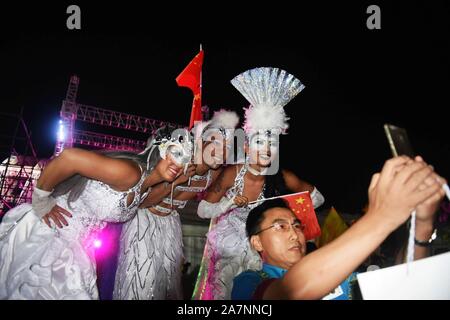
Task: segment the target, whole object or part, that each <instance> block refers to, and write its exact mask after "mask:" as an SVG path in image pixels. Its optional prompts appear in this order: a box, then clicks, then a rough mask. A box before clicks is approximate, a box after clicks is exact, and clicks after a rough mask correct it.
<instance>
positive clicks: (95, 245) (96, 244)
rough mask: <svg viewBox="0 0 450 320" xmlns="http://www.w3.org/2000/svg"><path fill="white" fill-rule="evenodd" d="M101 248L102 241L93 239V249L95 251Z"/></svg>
mask: <svg viewBox="0 0 450 320" xmlns="http://www.w3.org/2000/svg"><path fill="white" fill-rule="evenodd" d="M101 246H102V240H100V239H95V240H94V248H95V249H99V248H101Z"/></svg>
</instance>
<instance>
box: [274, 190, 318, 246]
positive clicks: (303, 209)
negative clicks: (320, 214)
mask: <svg viewBox="0 0 450 320" xmlns="http://www.w3.org/2000/svg"><path fill="white" fill-rule="evenodd" d="M282 198H283V199H284V200H285V201H286V202H287V203H288V205H289V207H290V208H291V210H292V212H294V214H295V216H296V217H297V218H298V219H299V220H300V221H301V222H302V224H304V225H305V230H304V231H303V234H304V235H305V238H306V240H310V239H314V238H316V237H318V236H320V226H319V222H318V221H317V216H316V212H315V211H314V205H313V203H312V200H311V197H310V195H309V192H308V191H304V192H298V193H293V194H289V195H286V196H283V197H282Z"/></svg>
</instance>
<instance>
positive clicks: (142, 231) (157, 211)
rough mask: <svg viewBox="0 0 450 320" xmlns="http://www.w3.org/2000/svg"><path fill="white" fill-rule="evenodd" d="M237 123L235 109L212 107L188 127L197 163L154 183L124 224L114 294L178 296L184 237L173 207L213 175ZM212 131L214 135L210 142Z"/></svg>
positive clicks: (126, 296)
mask: <svg viewBox="0 0 450 320" xmlns="http://www.w3.org/2000/svg"><path fill="white" fill-rule="evenodd" d="M238 123H239V117H238V116H237V114H236V113H235V112H232V111H226V110H220V111H218V112H215V114H214V116H213V118H212V119H211V120H210V121H207V122H201V123H197V124H196V126H194V128H193V130H192V131H193V135H194V137H195V138H194V139H195V143H196V151H195V158H196V159H197V160H199V161H198V162H199V163H197V161H196V165H192V167H191V168H190V172H188V174H186V175H182V176H180V177H179V178H178V179H176V180H175V181H174V182H173V185H172V186H171V185H169V184H165V183H164V184H161V185H158V186H156V187H155V188H154V189H153V190H152V193H151V194H150V195H149V197H148V198H147V199H146V201H145V202H144V203H143V205H142V206H143V207H144V208H142V209H139V210H138V214H137V215H136V216H135V217H134V218H133V219H132V220H130V221H128V222H126V223H125V224H124V226H123V229H122V233H121V237H120V252H119V258H118V267H117V272H116V280H115V285H114V294H113V298H114V299H120V300H125V299H126V300H164V299H183V291H182V286H181V276H182V266H183V262H184V255H183V238H182V230H181V221H180V216H179V213H178V211H177V210H178V209H182V208H184V206H185V205H186V203H187V201H188V200H191V199H193V198H194V197H195V196H196V195H197V194H198V193H201V192H203V191H205V190H206V188H208V187H209V186H210V185H211V183H212V182H214V181H215V180H216V178H217V176H218V175H219V173H220V172H221V166H222V164H223V163H224V156H225V155H226V147H227V145H229V143H230V138H231V137H232V136H233V131H234V128H235V127H236V126H237V124H238ZM213 136H214V139H215V140H213V141H212V142H211V140H212V137H213ZM210 144H213V145H214V148H213V152H212V153H213V154H209V153H208V152H203V151H207V150H208V145H210ZM192 175H193V176H192ZM191 176H192V177H191ZM188 179H189V183H188ZM172 189H173V193H172V194H171V190H172ZM155 203H156V205H154V204H155ZM146 207H148V208H146Z"/></svg>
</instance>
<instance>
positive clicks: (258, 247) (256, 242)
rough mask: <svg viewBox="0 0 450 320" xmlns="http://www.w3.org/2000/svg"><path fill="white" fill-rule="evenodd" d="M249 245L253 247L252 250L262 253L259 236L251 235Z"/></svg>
mask: <svg viewBox="0 0 450 320" xmlns="http://www.w3.org/2000/svg"><path fill="white" fill-rule="evenodd" d="M250 243H251V245H252V247H253V249H255V250H256V251H258V252H262V251H263V246H262V244H261V239H260V238H259V235H253V236H252V237H251V238H250Z"/></svg>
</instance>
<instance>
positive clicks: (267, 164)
mask: <svg viewBox="0 0 450 320" xmlns="http://www.w3.org/2000/svg"><path fill="white" fill-rule="evenodd" d="M231 82H232V84H233V85H234V86H235V87H236V88H237V89H238V90H239V92H240V93H241V94H242V95H244V97H245V98H246V99H247V100H248V101H249V102H250V104H251V105H250V107H249V108H248V109H246V112H245V124H244V130H245V133H246V136H247V149H246V151H247V152H248V153H249V155H248V156H247V158H246V161H245V163H244V164H238V165H234V166H230V167H227V168H226V169H225V170H224V171H223V173H222V174H221V176H220V177H219V178H218V180H217V181H216V183H215V184H214V185H213V186H212V187H211V188H210V189H209V192H208V194H207V196H206V198H205V200H202V201H201V202H200V205H199V208H198V215H199V216H200V217H203V218H212V219H213V220H212V222H211V226H210V231H209V232H208V234H207V242H206V246H205V251H204V255H203V260H202V265H201V268H200V272H199V276H198V278H197V283H196V286H195V290H194V295H193V299H202V300H220V299H230V295H231V289H232V284H233V278H234V277H235V276H236V275H237V274H239V273H240V272H242V271H244V270H248V269H252V270H260V269H261V259H260V257H259V255H258V254H257V253H256V251H254V250H253V249H251V247H250V245H249V241H248V239H247V236H246V232H245V221H246V219H247V216H248V213H249V211H250V210H251V209H253V208H254V207H256V206H257V205H259V204H261V203H262V201H261V202H256V203H254V204H249V202H251V201H255V200H263V199H264V198H268V197H271V196H277V195H281V194H287V193H291V192H300V191H306V190H307V191H309V192H310V193H311V198H312V200H313V203H314V207H319V206H320V205H321V204H322V203H323V202H324V198H323V196H322V195H321V194H320V192H319V191H318V190H317V189H316V188H315V187H313V186H312V185H310V184H308V183H306V182H304V181H302V180H300V179H299V178H298V177H296V176H295V174H293V173H292V172H289V171H287V170H281V169H280V170H277V171H276V172H272V173H271V175H268V174H269V171H270V170H271V165H272V164H274V163H275V161H276V159H277V155H278V135H279V134H285V133H286V129H287V128H288V124H287V120H288V118H287V117H286V114H285V112H284V109H283V107H284V106H285V105H286V104H287V103H288V102H289V101H290V100H291V99H293V98H294V97H295V96H296V95H297V94H298V93H299V92H300V91H301V90H302V89H303V88H304V86H303V84H301V82H300V81H299V80H298V79H296V78H295V77H294V76H292V75H290V74H288V73H287V72H285V71H284V70H280V69H277V68H256V69H252V70H249V71H246V72H244V73H242V74H240V75H238V76H237V77H235V78H234V79H233V80H232V81H231ZM274 173H275V174H274Z"/></svg>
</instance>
